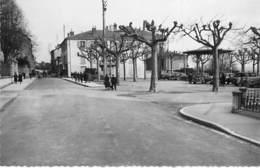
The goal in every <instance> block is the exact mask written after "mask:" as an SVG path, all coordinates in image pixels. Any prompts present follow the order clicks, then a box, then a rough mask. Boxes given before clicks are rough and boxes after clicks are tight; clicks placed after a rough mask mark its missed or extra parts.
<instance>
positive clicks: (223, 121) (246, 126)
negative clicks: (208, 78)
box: [180, 103, 260, 146]
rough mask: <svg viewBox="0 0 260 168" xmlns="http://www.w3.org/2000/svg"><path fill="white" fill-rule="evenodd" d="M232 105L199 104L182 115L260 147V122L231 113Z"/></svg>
mask: <svg viewBox="0 0 260 168" xmlns="http://www.w3.org/2000/svg"><path fill="white" fill-rule="evenodd" d="M231 108H232V104H231V103H211V104H199V105H193V106H189V107H185V108H183V109H181V110H180V114H181V115H182V116H183V117H185V118H188V119H190V120H192V121H195V122H197V123H199V124H202V125H206V126H208V127H211V128H214V129H216V130H219V131H222V132H224V133H227V134H230V135H232V136H234V137H237V138H239V139H242V140H245V141H247V142H250V143H253V144H255V145H257V146H260V120H259V119H255V118H251V117H247V116H243V115H240V114H234V113H231Z"/></svg>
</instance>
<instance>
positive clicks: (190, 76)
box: [188, 73, 192, 84]
mask: <svg viewBox="0 0 260 168" xmlns="http://www.w3.org/2000/svg"><path fill="white" fill-rule="evenodd" d="M188 80H189V84H191V82H192V74H191V73H189V74H188Z"/></svg>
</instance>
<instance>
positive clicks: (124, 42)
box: [96, 32, 134, 84]
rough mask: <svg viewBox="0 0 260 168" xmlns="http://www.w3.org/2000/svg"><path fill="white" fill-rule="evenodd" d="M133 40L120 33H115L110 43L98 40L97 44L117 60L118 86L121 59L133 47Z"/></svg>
mask: <svg viewBox="0 0 260 168" xmlns="http://www.w3.org/2000/svg"><path fill="white" fill-rule="evenodd" d="M133 42H134V41H133V40H132V41H131V40H130V39H129V38H128V37H126V36H124V35H121V34H120V32H115V33H114V36H113V38H111V39H110V41H109V43H110V44H108V42H105V41H103V40H101V39H97V40H96V44H98V45H99V46H100V47H103V48H105V50H106V51H107V52H108V53H109V54H111V55H113V56H114V58H115V60H116V77H117V84H119V78H120V73H119V62H120V57H121V55H122V54H123V53H124V52H127V51H128V50H130V49H131V47H132V45H133Z"/></svg>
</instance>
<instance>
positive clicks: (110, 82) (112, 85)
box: [104, 75, 117, 90]
mask: <svg viewBox="0 0 260 168" xmlns="http://www.w3.org/2000/svg"><path fill="white" fill-rule="evenodd" d="M116 84H117V78H116V77H115V76H114V75H112V76H111V77H109V76H108V75H106V76H105V79H104V85H105V88H106V89H111V90H116Z"/></svg>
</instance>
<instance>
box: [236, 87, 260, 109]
mask: <svg viewBox="0 0 260 168" xmlns="http://www.w3.org/2000/svg"><path fill="white" fill-rule="evenodd" d="M239 111H250V112H256V113H260V89H247V88H240V89H239V91H237V92H233V108H232V112H239Z"/></svg>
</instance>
